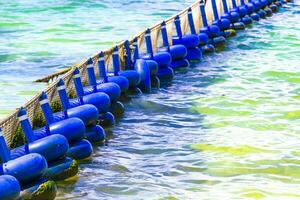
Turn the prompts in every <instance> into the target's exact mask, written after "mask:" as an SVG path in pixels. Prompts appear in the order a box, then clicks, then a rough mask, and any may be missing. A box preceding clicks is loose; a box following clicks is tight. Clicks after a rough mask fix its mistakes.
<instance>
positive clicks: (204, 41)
mask: <svg viewBox="0 0 300 200" xmlns="http://www.w3.org/2000/svg"><path fill="white" fill-rule="evenodd" d="M188 22H189V26H190V31H191V34H193V35H198V38H199V47H200V49H201V50H202V52H203V53H208V52H214V51H215V47H214V46H213V45H211V44H209V41H210V40H209V36H208V34H207V33H205V32H201V31H200V32H199V33H198V34H197V32H196V28H195V23H194V17H193V12H192V9H191V8H189V9H188Z"/></svg>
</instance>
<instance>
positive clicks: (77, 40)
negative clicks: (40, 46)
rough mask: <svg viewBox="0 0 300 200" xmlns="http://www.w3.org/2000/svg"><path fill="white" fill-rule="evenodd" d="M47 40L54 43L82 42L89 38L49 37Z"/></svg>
mask: <svg viewBox="0 0 300 200" xmlns="http://www.w3.org/2000/svg"><path fill="white" fill-rule="evenodd" d="M46 41H47V42H52V43H80V42H85V41H89V40H87V39H71V38H49V39H47V40H46Z"/></svg>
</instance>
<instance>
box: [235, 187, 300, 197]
mask: <svg viewBox="0 0 300 200" xmlns="http://www.w3.org/2000/svg"><path fill="white" fill-rule="evenodd" d="M240 196H241V197H242V198H247V199H265V198H268V197H277V198H278V197H281V198H282V199H285V198H296V199H299V198H300V194H296V193H289V192H282V193H281V192H275V191H274V192H273V191H272V192H271V191H266V190H263V189H258V188H250V189H249V188H247V189H243V190H242V191H241V195H240Z"/></svg>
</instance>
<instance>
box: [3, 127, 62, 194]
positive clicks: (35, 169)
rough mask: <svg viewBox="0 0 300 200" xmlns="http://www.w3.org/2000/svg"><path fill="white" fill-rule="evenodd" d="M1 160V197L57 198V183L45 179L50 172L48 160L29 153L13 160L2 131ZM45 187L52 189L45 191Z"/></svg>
mask: <svg viewBox="0 0 300 200" xmlns="http://www.w3.org/2000/svg"><path fill="white" fill-rule="evenodd" d="M0 158H1V162H2V164H0V197H3V199H10V198H11V199H14V198H15V197H16V196H17V197H18V196H19V197H24V195H25V194H26V195H25V196H27V197H32V196H36V197H37V198H38V199H42V198H41V197H42V196H43V195H49V196H53V197H55V196H56V192H57V188H56V185H55V183H54V182H53V181H47V180H45V179H44V178H45V174H46V173H47V170H48V165H47V161H46V159H45V158H44V157H43V156H42V155H40V154H37V153H28V154H26V155H23V156H20V157H18V158H15V159H12V157H11V153H10V150H9V149H8V147H7V145H6V142H5V139H4V137H3V135H2V131H1V129H0ZM53 184H54V185H53ZM45 185H51V187H49V188H48V189H47V190H44V189H43V188H45V187H44V186H45ZM4 197H5V198H4ZM13 197H14V198H13ZM0 199H2V198H0Z"/></svg>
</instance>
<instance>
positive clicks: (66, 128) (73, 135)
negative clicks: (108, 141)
mask: <svg viewBox="0 0 300 200" xmlns="http://www.w3.org/2000/svg"><path fill="white" fill-rule="evenodd" d="M44 98H45V97H44V96H41V98H40V104H41V107H42V110H43V113H44V116H45V119H46V123H47V125H46V126H45V127H42V128H39V129H37V130H32V127H31V125H30V122H29V120H28V117H27V113H26V110H25V109H24V108H21V109H20V111H19V113H18V117H19V120H20V122H21V126H22V129H23V130H24V131H25V132H33V134H30V135H29V134H28V136H31V135H32V136H33V138H31V139H30V141H36V140H40V139H43V138H45V137H47V136H50V135H55V138H56V140H57V141H56V142H60V143H62V140H61V137H57V136H56V135H57V134H58V135H62V136H64V137H65V138H66V139H67V140H68V142H69V149H68V151H67V156H69V157H71V158H74V159H76V160H80V159H84V158H87V157H89V156H90V155H91V154H92V146H91V144H90V143H89V142H88V141H87V140H82V138H83V137H84V134H85V126H84V123H83V122H82V121H81V120H80V119H79V118H69V119H65V120H62V121H59V122H55V121H54V117H53V113H52V110H51V108H50V106H49V108H47V103H48V99H44ZM52 137H53V138H54V136H52ZM57 138H60V139H59V140H58V139H57ZM42 141H43V140H42ZM53 141H54V140H53ZM44 144H45V143H44ZM47 145H53V144H50V143H49V144H47ZM36 148H37V149H38V150H39V149H40V148H42V146H37V147H36ZM25 150H26V148H25ZM48 156H49V159H50V158H51V156H53V157H55V156H54V154H53V155H52V154H51V152H49V155H48Z"/></svg>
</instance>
